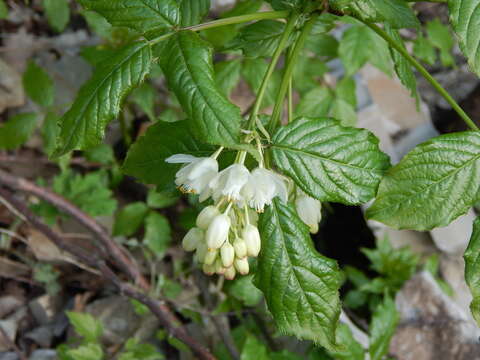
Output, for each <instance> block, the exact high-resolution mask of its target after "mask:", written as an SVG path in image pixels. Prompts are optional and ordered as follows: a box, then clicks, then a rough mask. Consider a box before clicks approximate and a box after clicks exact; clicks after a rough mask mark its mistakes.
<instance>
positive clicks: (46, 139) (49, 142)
mask: <svg viewBox="0 0 480 360" xmlns="http://www.w3.org/2000/svg"><path fill="white" fill-rule="evenodd" d="M59 120H60V116H58V115H57V114H56V113H54V112H52V111H49V112H48V113H47V115H45V119H43V124H42V138H43V149H44V151H45V153H46V154H47V155H48V156H51V155H52V154H53V152H54V151H55V148H56V147H57V136H58V131H59V130H60V128H59V127H58V121H59Z"/></svg>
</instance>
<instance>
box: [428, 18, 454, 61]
mask: <svg viewBox="0 0 480 360" xmlns="http://www.w3.org/2000/svg"><path fill="white" fill-rule="evenodd" d="M426 30H427V35H428V38H429V40H430V42H431V43H432V44H433V45H434V46H435V47H437V48H438V49H440V60H441V61H442V64H443V66H452V65H454V64H455V60H454V59H453V56H452V55H451V52H452V48H453V46H454V45H455V41H454V40H453V37H452V35H451V34H450V29H449V28H448V27H447V26H445V25H443V24H442V23H441V22H440V20H438V19H435V20H433V21H430V22H429V23H427V28H426Z"/></svg>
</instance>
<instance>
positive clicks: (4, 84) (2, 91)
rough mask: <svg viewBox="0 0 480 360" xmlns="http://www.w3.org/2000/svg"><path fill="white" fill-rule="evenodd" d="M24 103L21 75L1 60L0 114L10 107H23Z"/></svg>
mask: <svg viewBox="0 0 480 360" xmlns="http://www.w3.org/2000/svg"><path fill="white" fill-rule="evenodd" d="M24 102H25V96H24V93H23V86H22V79H21V77H20V75H19V74H18V73H17V72H16V71H15V70H14V69H13V68H12V67H11V66H9V65H8V64H7V63H5V62H4V61H2V60H1V59H0V113H2V112H3V111H4V110H5V109H8V108H10V107H16V106H20V105H23V103H24Z"/></svg>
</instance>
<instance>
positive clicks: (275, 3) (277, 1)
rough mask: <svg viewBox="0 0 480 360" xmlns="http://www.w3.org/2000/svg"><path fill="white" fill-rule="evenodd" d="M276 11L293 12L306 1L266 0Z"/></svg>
mask: <svg viewBox="0 0 480 360" xmlns="http://www.w3.org/2000/svg"><path fill="white" fill-rule="evenodd" d="M266 1H267V2H268V3H270V5H272V7H273V8H274V9H275V10H292V9H295V8H300V6H301V5H303V4H305V2H306V0H266Z"/></svg>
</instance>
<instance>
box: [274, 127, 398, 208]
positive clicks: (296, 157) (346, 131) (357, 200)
mask: <svg viewBox="0 0 480 360" xmlns="http://www.w3.org/2000/svg"><path fill="white" fill-rule="evenodd" d="M272 143H273V144H272V155H273V160H274V162H275V165H276V166H277V167H278V168H280V169H281V170H282V171H283V172H285V173H286V174H287V175H289V176H290V177H291V178H292V179H293V180H294V181H295V183H296V184H297V185H298V186H299V187H300V188H302V190H303V191H305V192H306V193H307V194H309V195H310V196H312V197H314V198H317V199H318V200H320V201H334V202H340V203H343V204H349V205H355V204H356V205H358V204H363V203H365V202H367V201H369V200H370V199H372V198H373V197H374V196H375V194H376V190H377V187H378V184H379V183H380V180H381V178H382V176H383V174H384V172H385V170H386V169H387V168H388V167H389V160H388V157H387V155H385V154H384V153H383V152H381V151H380V150H379V148H378V139H377V138H376V137H375V136H374V135H373V134H372V133H370V132H369V131H367V130H365V129H358V128H352V127H344V126H342V125H340V122H339V121H337V120H334V119H330V118H321V119H311V118H299V119H297V120H295V121H294V122H292V123H291V124H289V125H287V126H285V127H281V128H280V129H279V130H278V131H277V133H276V134H275V135H274V136H273V138H272Z"/></svg>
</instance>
